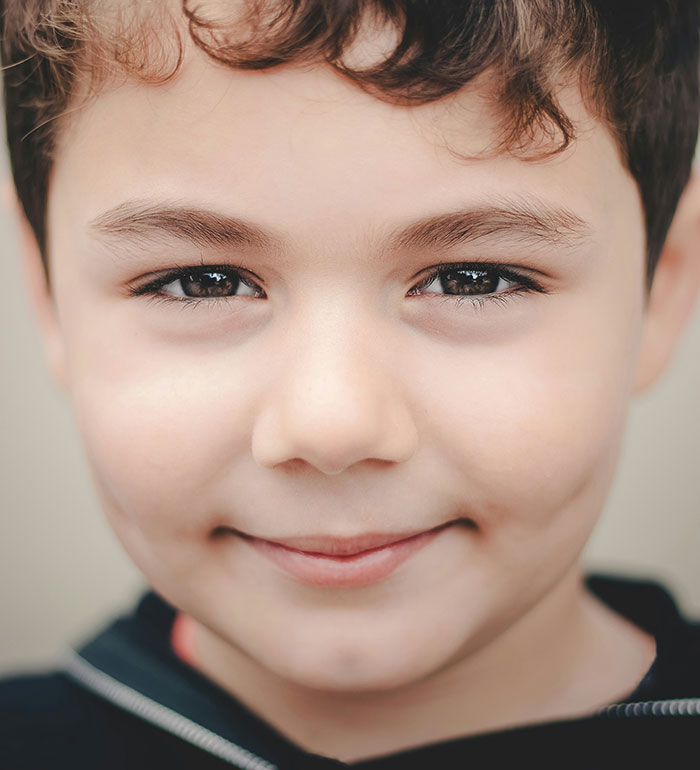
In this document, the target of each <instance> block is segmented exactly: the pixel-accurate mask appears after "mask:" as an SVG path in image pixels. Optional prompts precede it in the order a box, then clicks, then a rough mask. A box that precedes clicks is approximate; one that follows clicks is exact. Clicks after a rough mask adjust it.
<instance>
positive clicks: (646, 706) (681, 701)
mask: <svg viewBox="0 0 700 770" xmlns="http://www.w3.org/2000/svg"><path fill="white" fill-rule="evenodd" d="M598 716H604V717H697V716H700V698H676V699H675V700H647V701H639V702H637V703H613V704H612V705H611V706H606V707H605V708H604V709H601V710H600V711H599V712H598Z"/></svg>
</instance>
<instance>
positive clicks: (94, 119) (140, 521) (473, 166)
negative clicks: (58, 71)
mask: <svg viewBox="0 0 700 770" xmlns="http://www.w3.org/2000/svg"><path fill="white" fill-rule="evenodd" d="M563 96H564V98H565V100H566V101H565V103H566V106H567V110H568V111H569V113H570V114H571V115H572V116H573V117H574V118H575V119H576V120H577V121H578V122H579V124H580V125H581V126H582V127H583V128H585V130H582V131H581V132H580V134H579V138H578V139H577V141H576V142H575V143H574V145H573V147H572V148H571V149H570V150H567V151H566V152H564V153H561V154H557V155H554V156H553V157H551V158H549V159H548V160H546V161H539V162H526V161H525V160H523V159H522V158H517V157H512V156H508V155H497V156H494V155H490V156H488V157H479V158H476V157H472V158H471V159H467V160H465V159H464V158H459V157H457V155H456V154H455V152H457V153H463V154H467V155H469V154H471V155H474V154H475V153H477V152H478V151H479V150H481V149H483V148H484V147H487V146H489V145H490V144H492V143H493V141H494V139H495V138H497V136H498V134H497V125H496V121H495V119H493V118H492V117H490V116H489V115H490V114H489V112H488V111H487V110H485V108H484V105H485V104H487V103H488V101H487V100H488V93H487V92H485V90H484V87H481V86H479V87H477V86H475V87H473V88H470V89H467V90H465V92H463V93H460V94H459V95H458V96H457V97H456V98H455V99H451V100H447V101H445V102H441V103H438V104H433V105H426V106H423V107H417V108H416V107H414V108H411V109H408V108H402V107H396V106H392V105H388V104H384V103H382V102H380V101H378V100H375V99H373V98H371V97H369V96H368V95H366V94H363V93H362V92H360V91H359V90H358V89H356V88H355V87H353V86H352V85H350V84H348V83H346V82H345V81H343V80H342V79H340V78H339V77H338V76H337V75H335V74H333V73H332V72H331V71H330V70H328V69H326V68H324V67H321V66H318V67H307V68H304V69H298V68H294V67H286V68H282V69H277V70H273V71H269V72H264V73H243V72H234V71H230V70H227V69H224V68H221V67H217V66H215V65H213V64H212V63H211V62H210V61H209V60H208V59H206V58H205V57H204V55H203V54H201V53H198V52H194V51H189V52H188V54H187V58H186V60H185V64H184V66H183V69H182V71H181V73H180V75H179V76H178V77H177V78H176V79H175V80H174V81H172V82H171V83H169V84H167V85H165V86H159V87H152V86H148V85H145V84H142V83H138V84H137V83H134V82H131V81H128V82H123V83H121V84H119V85H113V86H110V87H105V88H104V89H103V90H102V91H101V93H100V94H99V95H98V96H97V97H96V98H95V99H92V100H90V101H89V102H87V103H86V105H85V106H84V107H83V108H82V109H80V110H79V111H77V112H76V113H74V114H73V116H72V117H71V119H70V121H69V122H68V123H66V125H65V126H64V129H63V140H62V142H61V143H60V145H59V149H58V153H57V157H56V163H55V168H54V173H53V177H52V180H51V189H50V198H49V244H50V268H51V274H52V285H51V288H50V290H49V289H47V288H46V285H45V283H44V282H43V280H42V277H41V271H40V268H39V266H38V265H39V262H38V258H37V255H36V250H35V248H34V247H33V246H32V244H31V239H29V238H28V239H27V241H26V243H27V254H28V265H29V270H30V276H31V279H32V281H31V283H32V287H33V296H34V300H35V304H36V307H37V311H38V315H39V318H40V321H41V324H42V328H43V330H44V335H45V339H46V343H47V350H48V355H49V358H50V361H51V363H52V367H53V370H54V372H55V375H56V377H57V379H58V380H59V382H61V383H62V385H63V387H64V388H65V389H66V391H67V392H68V394H69V395H70V398H71V401H72V404H73V407H74V410H75V414H76V418H77V421H78V424H79V427H80V431H81V434H82V436H83V439H84V443H85V447H86V451H87V455H88V459H89V462H90V465H91V468H92V472H93V475H94V479H95V483H96V486H97V489H98V492H99V494H100V497H101V500H102V503H103V507H104V511H105V513H106V515H107V517H108V519H109V522H110V524H111V526H112V527H113V529H114V531H115V533H116V535H117V537H118V538H119V539H120V541H121V542H122V544H123V546H124V548H125V549H126V551H127V552H128V553H129V555H130V556H131V558H132V559H133V561H134V562H135V563H136V564H137V566H138V567H139V568H140V569H141V570H142V572H143V574H144V575H145V577H146V579H147V580H148V582H149V583H150V584H151V585H152V586H153V587H154V589H155V590H156V591H158V592H159V593H160V594H162V595H163V596H164V597H165V598H166V599H167V600H168V601H169V602H171V603H172V604H173V605H175V606H176V607H178V608H179V609H180V610H182V611H183V612H184V613H186V614H187V615H188V616H189V617H190V618H191V619H192V621H191V622H192V629H193V633H194V638H195V645H196V654H197V665H198V666H199V667H200V668H201V669H202V671H203V672H204V673H205V674H206V675H207V676H209V677H211V678H212V679H213V680H214V681H217V682H218V683H219V684H220V685H221V686H222V687H224V688H226V689H228V690H229V691H230V692H232V693H234V694H235V695H236V696H237V697H239V698H241V699H242V700H243V701H244V702H246V703H247V704H248V705H249V706H250V707H251V708H253V709H254V710H255V711H257V712H258V713H259V714H261V715H262V716H263V717H264V718H266V719H267V720H268V721H270V722H271V723H272V724H274V725H275V726H276V727H277V728H278V729H280V730H281V731H282V732H284V733H285V734H286V735H288V736H289V737H290V738H291V739H292V740H295V741H296V742H298V743H299V744H301V745H302V746H305V747H306V748H309V749H311V750H313V751H317V752H319V753H324V754H328V755H330V756H335V757H339V758H341V759H344V760H353V759H359V758H361V757H367V756H373V755H377V754H382V753H386V752H389V751H397V750H399V749H401V748H405V747H408V746H412V745H417V744H421V743H426V742H430V741H434V740H439V739H441V738H447V737H452V736H457V735H465V734H469V733H471V732H477V731H480V730H486V729H497V728H499V727H504V726H509V725H513V724H520V723H524V722H531V721H537V720H542V719H549V718H556V717H561V716H567V715H576V714H582V713H588V712H590V711H592V710H594V709H595V708H597V707H598V706H601V705H603V704H605V703H608V702H610V701H612V700H615V699H616V698H619V697H622V696H624V695H625V694H626V693H628V692H630V691H631V690H632V689H633V688H634V686H635V685H636V683H637V682H638V681H639V679H640V678H641V677H642V676H643V674H644V672H645V671H646V669H647V668H648V666H649V664H650V662H651V660H652V659H653V655H654V645H653V640H651V639H649V638H648V637H647V636H646V635H645V634H643V633H642V632H641V631H640V630H639V629H636V628H634V627H632V626H631V625H629V624H628V623H627V621H625V620H624V619H622V618H620V617H618V616H615V615H613V614H612V612H610V611H609V610H607V609H606V608H604V607H602V606H601V605H600V604H598V603H597V601H595V600H594V599H593V598H592V597H590V596H588V595H587V594H586V593H585V591H584V589H583V587H582V584H581V578H580V574H579V566H578V561H579V555H580V552H581V549H582V548H583V546H584V544H585V543H586V540H587V539H588V536H589V534H590V532H591V530H592V528H593V526H594V524H595V522H596V519H597V517H598V515H599V513H600V510H601V508H602V505H603V503H604V500H605V497H606V494H607V491H608V488H609V484H610V481H611V478H612V475H613V472H614V468H615V463H616V459H617V455H618V449H619V444H620V439H621V435H622V431H623V427H624V422H625V416H626V410H627V405H628V402H629V400H630V398H631V396H632V394H633V393H634V391H635V390H637V389H641V388H643V387H646V386H647V385H648V384H649V383H650V382H651V381H652V380H653V379H654V378H655V377H656V376H657V374H658V373H659V371H660V370H661V369H662V368H663V365H664V364H665V361H666V358H667V356H668V351H669V350H670V349H671V348H672V344H673V342H674V340H675V338H676V337H677V335H678V333H679V331H680V328H681V326H682V324H683V321H684V318H685V316H686V315H687V312H688V311H689V308H690V306H691V304H692V295H693V292H694V290H695V287H696V286H697V272H691V260H690V259H689V258H685V257H680V258H678V257H676V258H674V259H670V258H669V259H667V260H662V263H661V265H660V273H659V274H660V276H661V278H660V279H659V285H660V286H661V287H662V290H663V295H664V296H660V295H659V294H658V292H657V293H654V292H652V295H651V297H649V298H648V297H647V296H646V294H645V289H644V230H643V219H642V210H641V204H640V200H639V195H638V191H637V188H636V185H635V182H634V180H633V179H632V177H631V176H630V175H629V174H628V172H627V171H626V170H625V169H624V168H623V166H622V164H621V162H620V159H619V156H618V154H617V150H616V147H615V145H614V143H613V140H612V139H611V137H610V135H609V134H608V133H607V131H606V130H605V128H604V127H603V126H601V125H600V124H597V123H596V122H595V121H593V120H592V119H591V118H590V117H589V116H588V115H587V114H586V113H585V112H584V110H583V108H582V107H581V106H580V103H579V100H578V99H576V98H575V94H564V95H563ZM130 200H132V201H133V200H136V201H139V202H141V203H146V202H148V203H149V205H150V204H159V205H160V204H163V203H167V204H169V205H172V204H178V205H187V206H188V207H195V206H196V207H198V208H204V209H208V210H211V211H214V212H216V213H217V214H220V215H226V216H235V217H239V218H244V219H245V220H247V221H250V222H253V223H255V224H256V225H258V226H259V227H262V228H264V229H265V230H267V231H269V232H270V233H272V234H274V235H275V237H276V238H277V240H278V242H277V243H276V244H275V245H274V246H268V247H265V248H253V247H250V246H236V245H231V244H228V245H226V246H222V247H219V248H213V247H211V246H202V245H199V244H193V243H191V242H188V241H186V240H184V239H182V238H167V239H164V236H162V235H161V236H160V238H155V237H143V236H142V237H139V238H137V239H134V238H127V237H125V236H124V235H123V234H122V235H115V234H114V233H112V234H110V235H106V234H104V233H98V232H97V230H96V228H95V226H94V222H95V221H96V220H99V219H100V218H101V217H102V218H103V219H102V221H103V222H104V214H105V212H107V211H109V210H112V209H114V207H118V206H120V205H122V204H123V203H124V202H125V201H130ZM534 200H536V201H538V202H539V204H540V205H548V206H550V207H558V208H560V209H561V208H562V207H565V208H566V209H567V210H568V211H570V212H571V213H573V214H575V215H576V217H578V218H579V219H580V220H582V221H583V222H585V223H586V224H585V228H582V229H584V230H585V233H584V234H583V235H581V237H570V238H569V237H567V238H562V239H560V240H555V241H551V240H548V241H543V240H542V239H539V240H536V239H533V238H532V237H529V236H526V235H525V234H524V233H512V232H511V233H509V234H507V235H506V236H504V237H501V238H492V237H484V238H481V239H478V240H477V241H475V242H473V243H466V244H462V245H456V246H453V247H451V248H446V247H444V246H437V245H424V246H423V247H422V248H417V247H410V248H408V247H407V248H396V247H392V248H389V247H388V246H387V238H388V237H389V235H390V234H391V233H392V232H394V231H395V230H397V229H401V228H403V227H406V226H407V225H409V224H410V223H412V222H414V221H416V220H422V219H425V218H426V217H430V216H434V215H438V214H443V213H446V212H454V211H456V210H462V209H474V208H480V207H481V208H483V207H485V206H490V205H493V204H494V202H498V203H499V205H500V204H501V203H503V201H510V202H512V201H518V202H519V205H521V206H530V205H531V204H532V201H534ZM460 261H461V262H487V263H497V264H501V265H507V266H508V267H509V268H510V269H511V271H516V272H519V273H520V274H522V275H525V276H529V277H530V278H531V279H532V280H536V281H537V283H538V284H539V285H540V287H541V288H542V289H543V290H544V291H541V292H537V291H530V292H517V291H515V289H516V288H517V284H508V285H507V286H506V287H505V289H499V291H500V292H501V294H500V297H501V299H500V301H497V300H494V299H493V298H491V299H488V298H485V299H483V300H482V301H481V302H476V301H474V300H473V299H470V298H469V297H464V298H461V301H458V299H457V298H456V297H455V296H450V295H443V296H440V295H439V294H436V293H431V294H428V293H422V294H409V292H410V291H411V289H413V288H414V287H415V286H416V285H417V284H418V283H419V280H420V277H421V276H425V275H426V274H427V272H428V269H429V268H431V267H433V266H435V265H438V264H440V263H444V262H460ZM199 264H205V265H207V264H208V265H229V264H230V265H231V266H235V265H243V266H245V268H247V269H248V270H249V271H251V272H252V273H254V274H255V276H257V278H258V279H259V280H257V279H256V282H257V283H258V285H259V286H262V287H263V288H264V291H265V298H262V297H260V296H258V297H254V296H238V297H233V298H219V299H213V300H209V301H207V302H200V303H199V304H194V303H190V304H189V305H186V304H185V303H183V302H182V301H180V300H177V299H171V300H170V301H167V300H164V301H153V298H152V297H150V298H149V297H148V296H144V295H134V294H132V293H130V289H134V287H141V288H142V287H143V286H144V285H145V284H147V283H148V282H149V281H150V280H152V279H153V277H154V275H160V274H161V273H162V272H163V271H166V270H169V269H173V268H175V267H177V266H180V265H193V266H196V265H199ZM692 269H695V268H692ZM691 278H692V279H693V280H692V281H691V280H690V279H691ZM683 279H686V280H685V282H684V280H683ZM173 280H174V279H173ZM169 288H173V287H172V284H171V285H170V287H169ZM433 291H438V288H437V287H436V286H433ZM669 305H671V306H673V307H675V308H676V310H675V311H674V312H670V311H669V310H668V307H669ZM678 308H681V310H683V311H684V312H680V311H679V310H678ZM674 313H675V314H674ZM453 520H461V522H462V523H458V524H455V525H453V526H451V527H449V528H447V529H445V530H444V531H443V532H442V533H441V535H440V536H439V537H438V538H436V539H435V540H433V541H432V542H431V543H430V544H429V545H428V546H426V547H425V548H424V549H422V550H421V551H419V552H418V553H416V554H415V555H414V556H413V557H412V558H410V559H409V560H408V561H406V562H405V563H404V564H402V565H401V566H400V567H399V568H398V569H397V570H396V571H395V572H394V573H392V574H391V575H390V576H389V577H388V578H386V579H384V580H382V581H379V582H378V583H374V584H370V585H366V586H353V587H329V586H311V585H307V584H304V583H302V582H300V581H298V580H296V579H294V578H293V577H291V576H290V575H288V574H287V573H286V572H284V571H282V570H281V569H279V568H278V567H277V566H275V565H274V564H272V563H271V562H270V561H268V560H267V559H265V558H264V557H262V556H261V555H260V554H259V553H258V552H257V551H256V550H254V549H253V548H251V547H250V544H249V543H248V542H246V541H245V540H244V539H241V538H240V537H237V536H235V535H233V534H228V535H227V536H224V537H215V536H214V535H213V533H214V531H215V529H216V528H217V527H232V528H235V529H237V530H240V531H243V532H245V533H248V534H251V535H255V536H258V537H262V538H267V539H280V538H285V537H293V536H308V535H325V536H333V537H349V536H356V535H361V534H364V533H368V532H369V533H377V532H382V533H401V532H406V531H415V530H427V529H430V528H432V527H435V526H437V525H439V524H443V523H445V522H450V521H453ZM467 522H468V523H467Z"/></svg>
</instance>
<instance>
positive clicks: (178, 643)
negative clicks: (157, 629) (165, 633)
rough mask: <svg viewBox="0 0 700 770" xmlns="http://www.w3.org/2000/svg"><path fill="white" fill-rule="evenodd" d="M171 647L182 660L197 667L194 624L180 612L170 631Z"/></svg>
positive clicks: (187, 616)
mask: <svg viewBox="0 0 700 770" xmlns="http://www.w3.org/2000/svg"><path fill="white" fill-rule="evenodd" d="M170 646H171V647H172V649H173V652H174V653H175V654H176V655H177V657H178V658H180V660H182V661H184V662H185V663H187V664H188V665H190V666H193V667H194V665H195V657H196V656H195V649H194V623H193V622H192V618H191V617H190V616H189V615H185V613H184V612H178V613H177V615H176V616H175V622H174V623H173V627H172V630H171V631H170Z"/></svg>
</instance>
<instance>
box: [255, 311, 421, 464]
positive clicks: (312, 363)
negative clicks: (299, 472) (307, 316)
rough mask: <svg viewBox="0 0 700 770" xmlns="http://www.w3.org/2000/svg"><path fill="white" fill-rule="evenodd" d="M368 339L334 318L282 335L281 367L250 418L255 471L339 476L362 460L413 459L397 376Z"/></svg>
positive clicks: (410, 426) (411, 426)
mask: <svg viewBox="0 0 700 770" xmlns="http://www.w3.org/2000/svg"><path fill="white" fill-rule="evenodd" d="M371 336H372V335H370V334H369V333H368V332H367V330H366V329H365V330H364V331H363V330H361V329H358V328H357V327H353V328H351V326H350V325H349V324H348V323H347V320H345V321H344V319H343V318H342V317H340V316H339V315H336V317H335V318H331V319H329V318H327V317H326V318H324V322H323V323H319V322H316V323H314V324H313V325H311V324H309V325H307V326H306V327H305V328H303V329H302V328H297V329H296V330H294V329H292V328H289V329H287V339H288V340H289V341H290V344H289V345H288V346H287V349H286V350H285V351H284V355H282V356H281V357H280V358H281V360H283V361H284V362H285V363H283V364H282V365H281V366H280V369H279V370H278V372H279V374H278V376H277V377H275V378H274V385H273V386H272V387H271V388H270V391H269V392H268V393H267V394H266V397H265V398H264V399H263V400H262V401H261V406H260V409H259V411H258V413H257V415H256V416H255V419H254V425H253V436H252V452H253V457H254V459H255V460H256V461H257V462H258V463H259V464H260V465H262V466H264V467H267V468H275V467H279V466H282V465H287V466H289V465H290V463H294V462H296V463H298V462H299V461H303V462H304V463H306V464H308V465H310V466H313V467H314V468H316V469H317V470H319V471H321V472H322V473H324V474H328V475H336V474H339V473H342V472H343V471H344V470H346V469H347V468H349V467H351V466H353V465H355V464H356V463H360V462H362V461H364V460H374V461H384V462H387V463H401V462H405V461H406V460H408V459H409V458H410V457H411V456H412V455H413V454H414V453H415V451H416V448H417V443H418V435H417V431H416V426H415V423H414V420H413V419H412V416H411V411H410V409H409V407H408V404H407V402H406V398H405V397H403V396H402V392H401V387H400V385H399V379H398V377H397V374H398V372H397V371H391V369H392V366H391V363H390V359H391V356H386V355H382V353H381V347H380V345H379V344H378V340H377V339H376V338H375V339H371V338H370V337H371ZM394 368H395V367H394Z"/></svg>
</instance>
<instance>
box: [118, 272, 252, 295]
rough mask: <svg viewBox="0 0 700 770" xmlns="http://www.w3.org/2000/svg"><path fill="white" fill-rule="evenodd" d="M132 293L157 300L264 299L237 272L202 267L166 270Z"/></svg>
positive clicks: (249, 280) (246, 279)
mask: <svg viewBox="0 0 700 770" xmlns="http://www.w3.org/2000/svg"><path fill="white" fill-rule="evenodd" d="M132 293H133V294H137V295H151V296H153V297H158V298H161V299H172V300H175V301H181V302H187V301H188V300H193V301H196V300H207V299H219V298H222V299H225V298H228V297H260V298H262V297H265V292H264V291H263V289H261V288H260V286H258V285H257V284H256V283H255V282H254V281H253V280H252V279H251V278H249V277H248V276H246V275H244V274H243V273H242V272H241V270H240V269H238V268H232V267H220V266H210V265H202V266H201V267H200V266H198V267H183V268H178V269H177V270H170V271H167V272H165V273H163V274H162V275H160V276H159V277H158V278H156V279H155V280H153V281H151V282H150V283H147V284H146V285H145V286H142V287H140V288H136V289H132Z"/></svg>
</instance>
